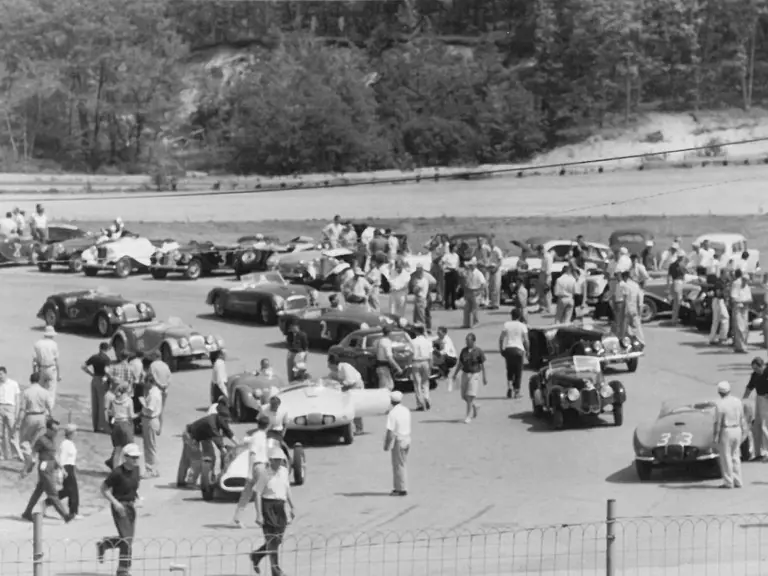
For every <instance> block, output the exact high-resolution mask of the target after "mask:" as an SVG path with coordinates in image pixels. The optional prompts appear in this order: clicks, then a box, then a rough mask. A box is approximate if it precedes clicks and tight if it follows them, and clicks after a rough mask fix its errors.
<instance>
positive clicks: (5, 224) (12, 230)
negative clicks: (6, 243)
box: [0, 212, 19, 236]
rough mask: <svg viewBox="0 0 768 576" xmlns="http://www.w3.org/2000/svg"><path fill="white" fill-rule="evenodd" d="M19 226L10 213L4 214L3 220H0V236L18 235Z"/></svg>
mask: <svg viewBox="0 0 768 576" xmlns="http://www.w3.org/2000/svg"><path fill="white" fill-rule="evenodd" d="M18 230H19V225H18V224H17V223H16V220H14V219H13V213H12V212H6V214H5V218H2V219H0V236H16V235H18Z"/></svg>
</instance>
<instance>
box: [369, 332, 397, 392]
mask: <svg viewBox="0 0 768 576" xmlns="http://www.w3.org/2000/svg"><path fill="white" fill-rule="evenodd" d="M391 333H392V327H391V326H388V325H385V326H383V327H382V329H381V338H379V340H378V341H377V342H376V344H375V350H376V378H377V380H378V381H379V388H387V389H388V390H394V389H395V380H394V378H393V377H392V373H393V371H394V373H395V374H400V373H401V372H402V368H401V367H400V365H399V364H398V363H397V361H396V360H395V357H394V354H393V352H392V340H391V339H390V337H389V335H390V334H391Z"/></svg>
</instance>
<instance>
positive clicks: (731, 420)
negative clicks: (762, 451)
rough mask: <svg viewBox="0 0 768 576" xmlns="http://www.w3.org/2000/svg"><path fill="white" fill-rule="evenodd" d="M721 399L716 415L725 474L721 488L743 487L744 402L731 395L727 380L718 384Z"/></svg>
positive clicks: (717, 442) (717, 434)
mask: <svg viewBox="0 0 768 576" xmlns="http://www.w3.org/2000/svg"><path fill="white" fill-rule="evenodd" d="M717 393H718V394H719V395H720V400H718V402H717V413H716V416H715V435H714V440H715V444H716V445H717V446H718V451H719V454H720V470H721V472H722V474H723V483H722V484H721V485H720V487H721V488H741V487H742V485H743V483H742V480H741V442H742V439H743V438H744V436H745V433H746V432H747V428H748V427H747V419H746V418H745V416H744V404H743V403H742V401H741V400H740V399H739V398H737V397H736V396H732V395H731V384H730V383H729V382H727V381H726V380H723V381H722V382H719V383H718V384H717Z"/></svg>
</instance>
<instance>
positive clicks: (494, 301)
mask: <svg viewBox="0 0 768 576" xmlns="http://www.w3.org/2000/svg"><path fill="white" fill-rule="evenodd" d="M494 240H495V238H494V236H493V234H492V235H491V237H490V239H489V240H488V247H489V248H490V253H489V254H488V267H487V270H488V308H490V309H491V310H498V309H499V306H500V305H501V261H502V260H503V259H504V252H502V251H501V248H499V247H498V246H496V243H495V241H494Z"/></svg>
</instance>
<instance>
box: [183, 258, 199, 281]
mask: <svg viewBox="0 0 768 576" xmlns="http://www.w3.org/2000/svg"><path fill="white" fill-rule="evenodd" d="M202 273H203V264H202V262H200V260H198V259H197V258H193V259H192V260H190V261H189V264H187V269H186V270H185V271H184V277H185V278H186V279H187V280H197V279H198V278H200V276H201V275H202Z"/></svg>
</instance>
